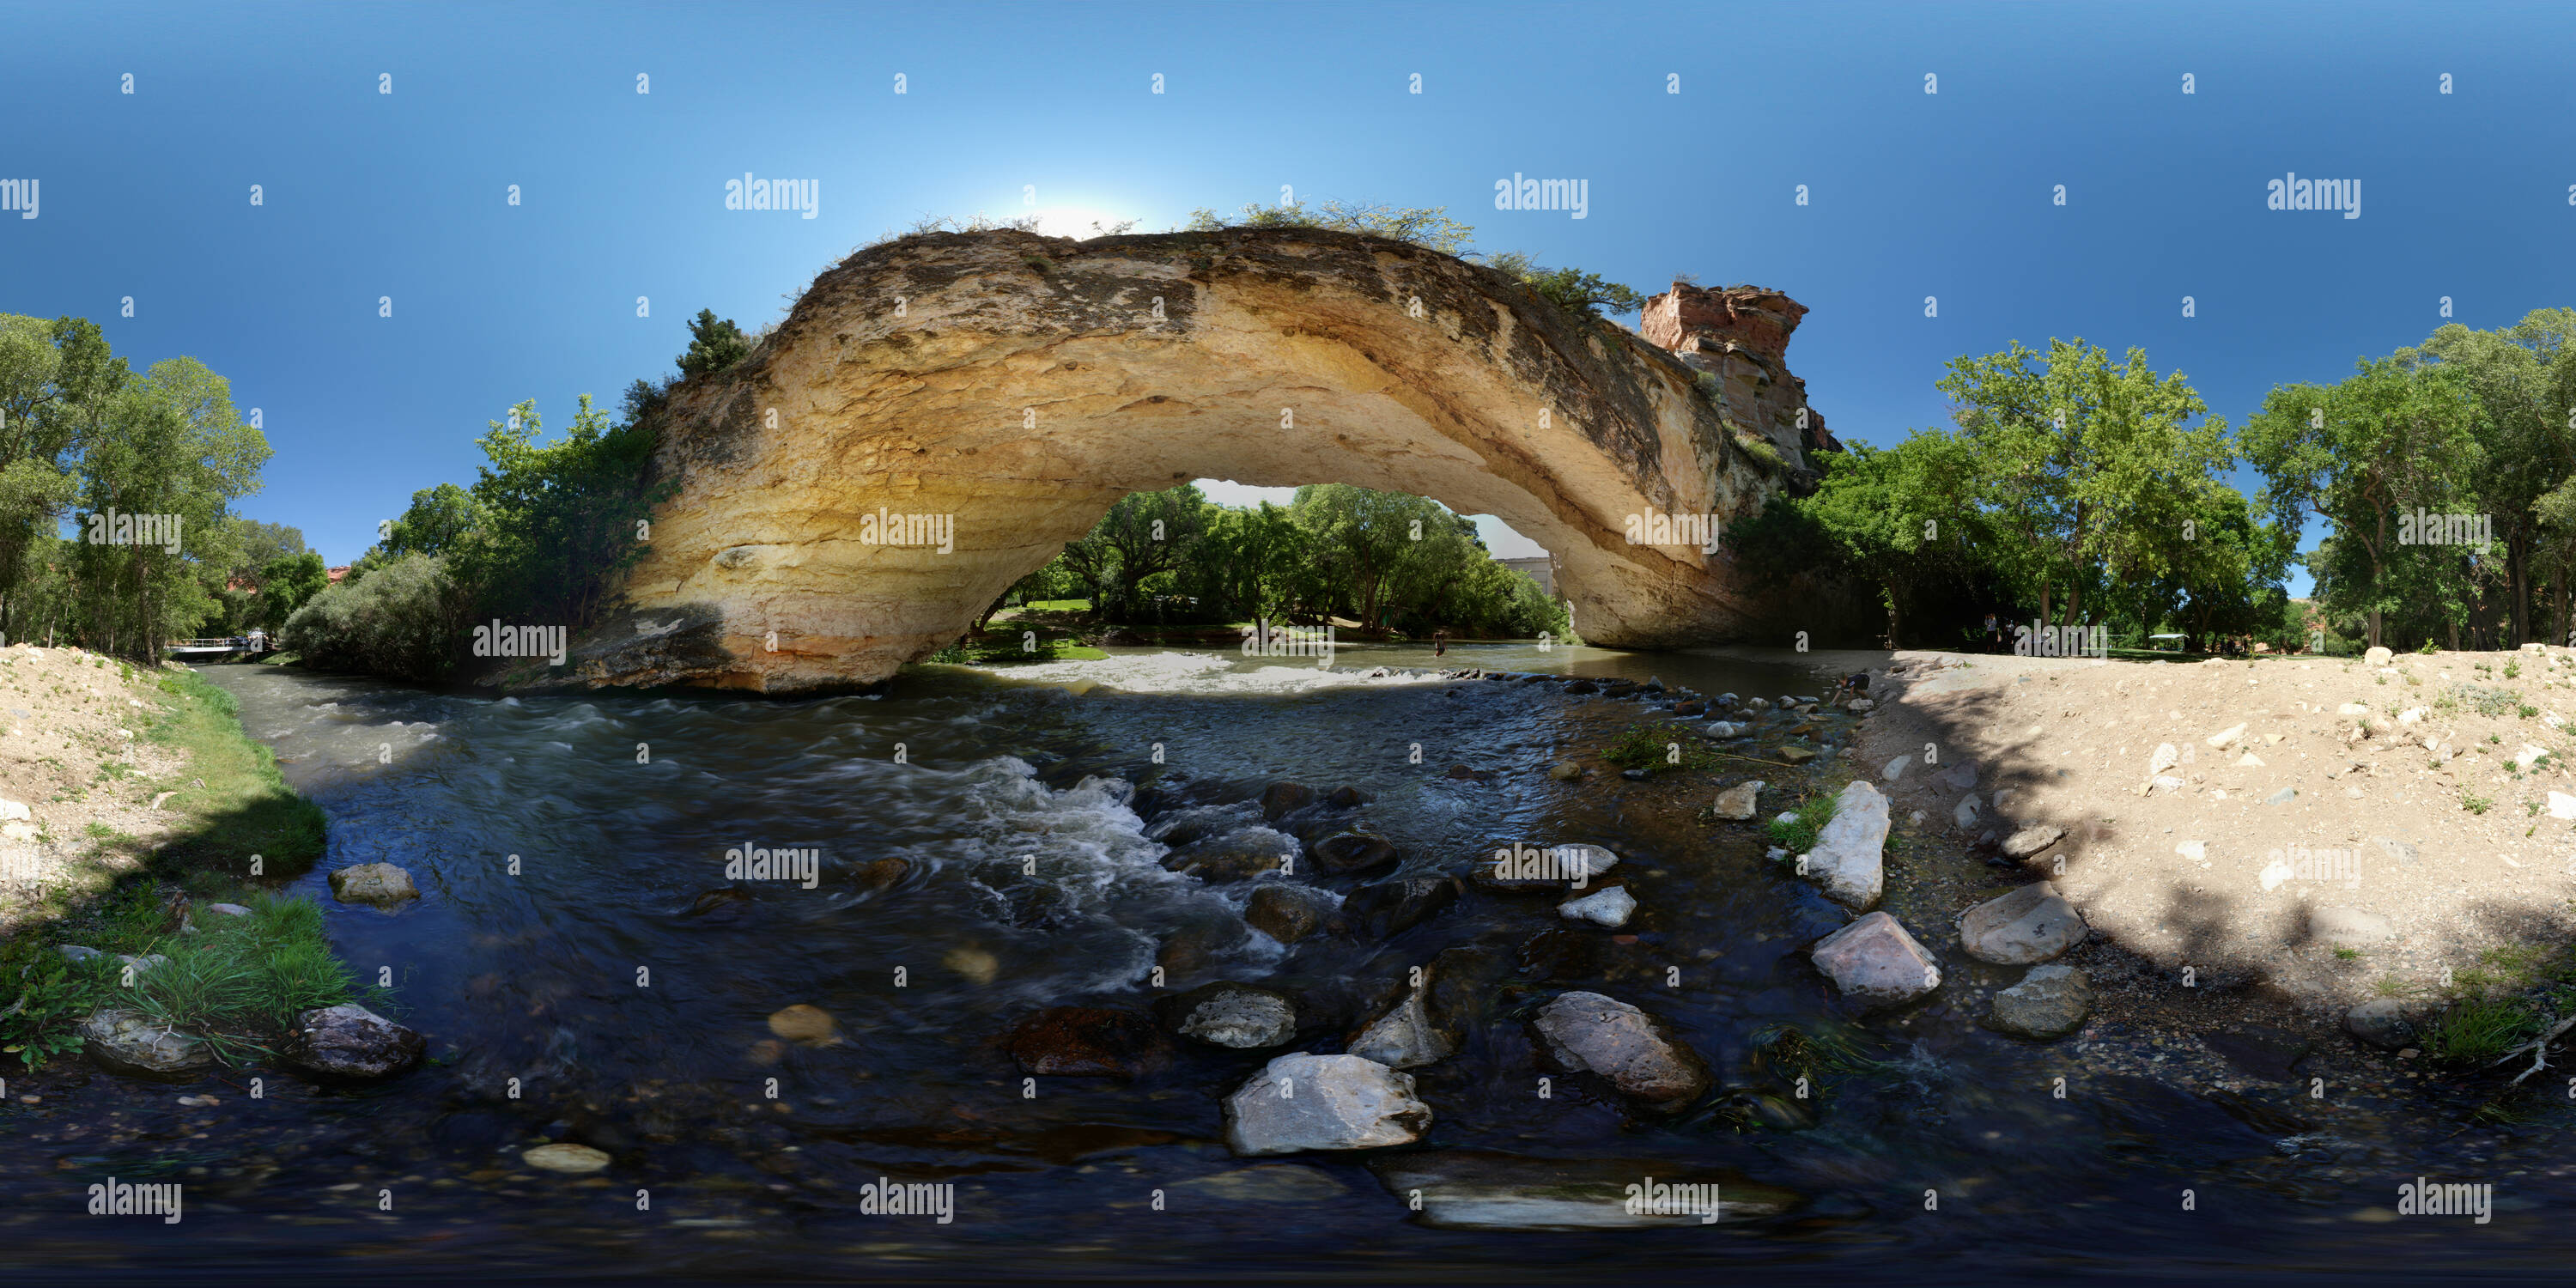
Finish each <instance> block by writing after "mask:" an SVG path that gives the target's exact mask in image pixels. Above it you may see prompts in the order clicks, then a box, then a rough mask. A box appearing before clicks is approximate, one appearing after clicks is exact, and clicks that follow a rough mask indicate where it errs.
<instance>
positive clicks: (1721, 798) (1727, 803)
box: [1713, 778, 1762, 823]
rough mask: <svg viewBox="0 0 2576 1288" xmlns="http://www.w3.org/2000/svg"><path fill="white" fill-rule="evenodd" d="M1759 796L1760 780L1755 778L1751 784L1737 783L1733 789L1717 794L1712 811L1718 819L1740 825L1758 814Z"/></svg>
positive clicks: (1760, 789) (1760, 790) (1760, 793)
mask: <svg viewBox="0 0 2576 1288" xmlns="http://www.w3.org/2000/svg"><path fill="white" fill-rule="evenodd" d="M1761 795H1762V780H1761V779H1759V778H1756V779H1754V780H1752V781H1751V782H1743V783H1737V784H1736V785H1734V786H1733V787H1729V788H1727V789H1726V790H1725V791H1722V792H1719V793H1718V794H1717V804H1716V805H1715V806H1714V807H1713V811H1714V812H1715V813H1716V815H1717V816H1718V817H1719V818H1723V819H1731V820H1733V821H1735V822H1739V823H1740V822H1743V821H1744V820H1746V819H1749V818H1751V817H1753V816H1754V814H1755V813H1756V812H1758V810H1759V806H1758V805H1757V804H1756V801H1757V800H1758V799H1759V798H1760V796H1761Z"/></svg>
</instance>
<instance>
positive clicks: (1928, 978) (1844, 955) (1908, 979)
mask: <svg viewBox="0 0 2576 1288" xmlns="http://www.w3.org/2000/svg"><path fill="white" fill-rule="evenodd" d="M1813 956H1814V958H1815V963H1816V969H1817V970H1820V971H1823V972H1824V975H1825V978H1827V979H1829V980H1832V981H1833V982H1834V987H1835V988H1838V989H1840V990H1842V994H1843V996H1845V997H1847V998H1850V999H1851V1000H1852V1001H1854V1002H1857V1003H1860V1004H1861V1005H1862V1006H1864V1007H1879V1006H1899V1005H1902V1004H1904V1003H1906V1002H1911V1001H1913V1000H1914V999H1915V998H1918V997H1921V996H1923V995H1924V994H1927V993H1929V992H1931V991H1932V990H1934V989H1936V988H1939V987H1941V968H1940V967H1939V966H1938V965H1935V964H1934V962H1933V960H1932V954H1931V953H1929V952H1927V951H1925V949H1924V947H1923V945H1922V944H1920V943H1918V942H1916V941H1915V938H1914V936H1912V935H1909V934H1907V933H1905V927H1904V926H1902V925H1899V924H1898V923H1897V920H1896V918H1894V917H1891V916H1888V915H1887V914H1886V913H1883V912H1873V913H1871V914H1869V915H1868V916H1866V917H1863V918H1861V919H1860V920H1858V921H1855V922H1853V923H1852V924H1850V925H1848V926H1845V927H1843V928H1842V929H1840V930H1837V931H1835V932H1834V933H1832V934H1830V935H1827V936H1825V937H1824V938H1823V939H1820V940H1818V941H1816V948H1815V952H1814V954H1813Z"/></svg>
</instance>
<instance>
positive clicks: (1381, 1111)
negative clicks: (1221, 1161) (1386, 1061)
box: [1225, 1055, 1431, 1156]
mask: <svg viewBox="0 0 2576 1288" xmlns="http://www.w3.org/2000/svg"><path fill="white" fill-rule="evenodd" d="M1430 1128H1431V1106H1429V1105H1426V1104H1424V1103H1422V1102H1421V1101H1420V1100H1417V1099H1415V1098H1414V1094H1413V1077H1412V1075H1410V1074H1404V1073H1398V1072H1396V1071H1395V1070H1393V1069H1390V1068H1387V1067H1386V1066H1385V1065H1382V1064H1379V1063H1378V1062H1376V1061H1374V1060H1367V1059H1362V1058H1361V1057H1359V1056H1355V1055H1283V1056H1280V1057H1278V1058H1277V1059H1274V1060H1272V1061H1271V1062H1270V1063H1269V1064H1268V1065H1266V1066H1264V1067H1263V1069H1262V1070H1261V1072H1260V1073H1259V1074H1256V1075H1254V1077H1253V1078H1252V1080H1251V1081H1249V1082H1246V1083H1244V1084H1243V1086H1242V1087H1241V1088H1240V1089H1238V1090H1237V1091H1236V1092H1235V1093H1234V1094H1233V1095H1231V1096H1228V1097H1226V1101H1225V1143H1226V1148H1228V1149H1231V1150H1233V1151H1234V1152H1235V1153H1236V1154H1238V1155H1244V1156H1252V1155H1260V1154H1294V1153H1297V1152H1299V1151H1301V1150H1309V1149H1379V1148H1383V1147H1385V1146H1388V1145H1405V1144H1410V1143H1412V1142H1414V1141H1417V1140H1420V1139H1421V1138H1422V1134H1423V1133H1424V1132H1426V1131H1428V1130H1430Z"/></svg>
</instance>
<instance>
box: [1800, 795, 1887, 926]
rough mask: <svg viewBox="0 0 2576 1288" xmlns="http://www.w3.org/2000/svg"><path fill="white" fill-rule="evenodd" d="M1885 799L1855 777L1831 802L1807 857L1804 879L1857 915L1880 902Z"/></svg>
mask: <svg viewBox="0 0 2576 1288" xmlns="http://www.w3.org/2000/svg"><path fill="white" fill-rule="evenodd" d="M1886 845H1887V797H1885V796H1883V795H1880V794H1879V790H1878V789H1877V788H1875V787H1872V786H1870V784H1869V781H1868V780H1867V779H1861V778H1856V779H1853V780H1852V782H1851V785H1849V786H1847V787H1845V788H1843V790H1842V795H1841V796H1839V797H1837V798H1836V799H1835V803H1834V817H1833V821H1832V822H1829V823H1827V824H1825V828H1824V830H1823V831H1821V832H1819V833H1817V834H1816V848H1815V849H1813V850H1810V851H1808V853H1807V856H1806V857H1807V877H1808V879H1809V880H1812V881H1814V882H1815V883H1816V884H1817V885H1818V886H1821V887H1822V888H1823V889H1824V892H1825V896H1826V897H1827V898H1830V899H1832V900H1833V901H1834V902H1836V903H1839V904H1841V905H1843V906H1844V907H1846V908H1850V909H1852V910H1853V911H1855V912H1857V911H1859V910H1860V909H1863V908H1866V907H1868V906H1870V905H1871V904H1874V903H1876V902H1878V895H1879V890H1880V889H1881V887H1882V884H1883V883H1884V881H1885V880H1886V871H1885V867H1884V862H1885V853H1884V851H1885V847H1886Z"/></svg>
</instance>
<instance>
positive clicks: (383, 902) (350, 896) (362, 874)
mask: <svg viewBox="0 0 2576 1288" xmlns="http://www.w3.org/2000/svg"><path fill="white" fill-rule="evenodd" d="M331 895H332V897H333V898H335V899H338V900H339V901H340V902H342V903H363V904H371V905H373V906H375V907H379V908H390V907H393V906H394V905H396V904H399V903H403V902H405V901H407V900H411V899H417V898H419V897H420V888H419V887H417V886H415V885H413V884H412V883H411V873H409V872H406V871H404V870H402V869H401V868H398V867H396V866H394V865H393V864H390V863H361V864H358V865H356V866H355V867H346V868H342V869H340V870H339V871H337V872H334V873H332V874H331Z"/></svg>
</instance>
